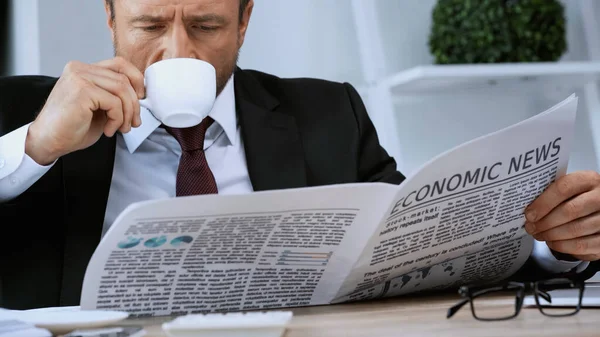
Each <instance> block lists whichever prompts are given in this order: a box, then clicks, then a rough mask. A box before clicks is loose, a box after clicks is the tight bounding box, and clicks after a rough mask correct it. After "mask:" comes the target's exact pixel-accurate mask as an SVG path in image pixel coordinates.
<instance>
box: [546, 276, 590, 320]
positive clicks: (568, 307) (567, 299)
mask: <svg viewBox="0 0 600 337" xmlns="http://www.w3.org/2000/svg"><path fill="white" fill-rule="evenodd" d="M580 295H581V289H580V288H579V287H578V286H577V285H576V284H574V283H573V282H571V281H569V280H566V279H557V280H548V281H543V282H538V285H537V292H536V297H537V301H538V304H539V308H540V311H541V312H542V313H543V314H544V315H547V316H569V315H573V314H575V313H576V312H577V311H578V308H579V306H580V305H581V303H580V302H579V298H580Z"/></svg>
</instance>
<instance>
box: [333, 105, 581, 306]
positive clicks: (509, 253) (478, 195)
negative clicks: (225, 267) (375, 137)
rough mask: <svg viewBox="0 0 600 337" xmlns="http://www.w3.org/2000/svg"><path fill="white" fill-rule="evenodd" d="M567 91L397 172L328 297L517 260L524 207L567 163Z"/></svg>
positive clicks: (483, 270) (493, 275) (529, 243)
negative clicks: (394, 190)
mask: <svg viewBox="0 0 600 337" xmlns="http://www.w3.org/2000/svg"><path fill="white" fill-rule="evenodd" d="M576 110H577V97H576V96H575V95H572V96H570V97H569V98H567V99H565V100H564V101H562V102H561V103H559V104H557V105H555V106H554V107H552V108H550V109H549V110H547V111H545V112H543V113H541V114H538V115H537V116H534V117H532V118H529V119H527V120H525V121H523V122H520V123H518V124H515V125H513V126H510V127H508V128H505V129H503V130H500V131H497V132H495V133H492V134H489V135H486V136H483V137H480V138H478V139H475V140H473V141H471V142H468V143H465V144H463V145H461V146H459V147H457V148H455V149H452V150H450V151H448V152H446V153H443V154H441V155H440V156H438V157H436V158H434V159H432V160H431V161H430V162H428V163H427V164H425V165H423V166H422V167H421V169H419V170H418V171H417V173H416V174H415V175H413V176H412V177H410V178H409V179H407V180H406V181H405V182H404V183H403V184H402V185H401V186H400V189H399V191H398V194H397V196H396V200H395V202H394V205H393V207H391V209H390V210H389V212H388V213H387V217H386V218H387V219H386V220H385V221H383V222H382V223H381V224H380V226H379V228H378V229H377V230H376V233H375V234H374V235H373V237H372V238H371V239H370V240H369V242H368V244H367V246H366V247H365V250H364V251H363V252H362V254H361V256H360V258H359V260H358V262H357V264H356V265H355V266H354V267H353V269H352V272H351V274H350V275H349V277H348V278H347V279H346V280H345V281H344V284H343V286H342V287H341V288H340V291H339V292H338V294H337V296H336V298H335V300H334V302H336V303H337V302H343V301H352V300H358V299H366V298H375V297H381V296H391V295H397V294H403V293H407V292H416V291H423V290H429V289H438V288H444V287H449V286H455V285H457V284H463V283H483V282H494V281H500V280H501V279H504V278H506V277H509V276H510V275H511V274H514V273H515V272H516V271H517V270H518V269H519V268H520V267H521V266H522V265H523V264H524V263H525V261H526V260H527V258H528V257H529V255H530V252H531V250H532V247H533V240H532V238H531V237H530V236H528V235H527V233H526V232H525V230H524V224H525V216H524V210H525V207H526V206H527V205H529V204H530V203H531V202H532V201H533V200H534V199H535V198H536V197H537V196H538V195H539V194H541V192H542V191H543V190H544V189H545V188H546V187H547V186H548V185H549V184H550V183H551V182H553V181H554V180H555V179H556V178H557V177H558V176H561V175H564V174H565V173H566V170H567V165H568V160H569V153H570V148H571V142H572V138H573V129H574V123H575V115H576Z"/></svg>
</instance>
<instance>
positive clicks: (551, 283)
mask: <svg viewBox="0 0 600 337" xmlns="http://www.w3.org/2000/svg"><path fill="white" fill-rule="evenodd" d="M540 285H543V286H544V290H541V289H540ZM565 285H570V288H571V289H579V299H578V302H577V306H576V308H575V310H574V311H573V312H568V313H566V314H564V313H562V314H550V313H547V312H544V310H543V308H544V305H542V304H540V298H542V299H544V300H545V301H546V302H548V303H552V297H551V296H550V294H549V293H548V292H547V291H551V290H559V289H569V287H565ZM584 290H585V282H584V281H583V280H579V279H569V278H556V279H548V280H541V281H536V282H507V283H505V284H503V285H498V286H492V287H489V288H480V287H469V286H462V287H460V288H459V290H458V293H459V294H460V295H461V296H462V297H464V298H463V299H462V300H461V301H459V302H458V303H456V304H455V305H453V306H452V307H450V309H448V312H447V314H446V318H451V317H452V316H454V314H456V313H457V312H458V311H459V310H460V309H461V308H462V307H464V306H465V305H466V304H467V303H468V304H470V307H471V314H472V315H473V317H474V318H475V319H477V320H479V321H504V320H509V319H513V318H515V317H517V316H518V315H519V313H520V312H521V309H522V308H523V302H524V300H525V296H526V295H528V294H533V295H534V298H535V303H536V307H537V308H538V310H539V311H540V312H541V313H542V315H545V316H548V317H567V316H573V315H575V314H577V313H578V312H579V311H580V310H581V302H582V300H583V293H584ZM499 291H515V293H516V298H515V313H514V314H513V315H510V316H506V317H498V318H485V317H478V316H477V314H476V313H475V305H474V301H473V300H474V299H476V298H477V297H480V296H484V295H487V294H489V293H494V292H499Z"/></svg>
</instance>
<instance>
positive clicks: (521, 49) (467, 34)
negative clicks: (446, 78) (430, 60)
mask: <svg viewBox="0 0 600 337" xmlns="http://www.w3.org/2000/svg"><path fill="white" fill-rule="evenodd" d="M428 45H429V50H430V52H431V53H432V55H433V56H434V59H435V63H437V64H457V63H500V62H550V61H557V60H558V59H560V57H561V56H562V55H563V54H564V52H565V51H566V50H567V41H566V19H565V16H564V7H563V5H562V4H561V3H560V2H559V1H558V0H438V2H437V4H436V5H435V7H434V9H433V11H432V27H431V32H430V35H429V41H428Z"/></svg>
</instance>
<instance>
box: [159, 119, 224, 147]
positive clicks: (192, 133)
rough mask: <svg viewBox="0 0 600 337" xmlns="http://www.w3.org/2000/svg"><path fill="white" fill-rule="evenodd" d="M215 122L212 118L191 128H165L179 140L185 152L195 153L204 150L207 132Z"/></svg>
mask: <svg viewBox="0 0 600 337" xmlns="http://www.w3.org/2000/svg"><path fill="white" fill-rule="evenodd" d="M214 121H215V120H214V119H212V118H211V117H206V118H204V119H203V120H202V122H201V123H200V124H198V125H196V126H192V127H189V128H172V127H170V126H166V125H164V126H163V127H164V128H165V130H167V132H168V133H170V134H171V136H173V137H175V139H177V142H178V143H179V145H180V146H181V149H182V150H183V151H194V150H202V149H204V138H205V136H206V130H208V128H209V127H210V126H211V125H212V123H213V122H214Z"/></svg>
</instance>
